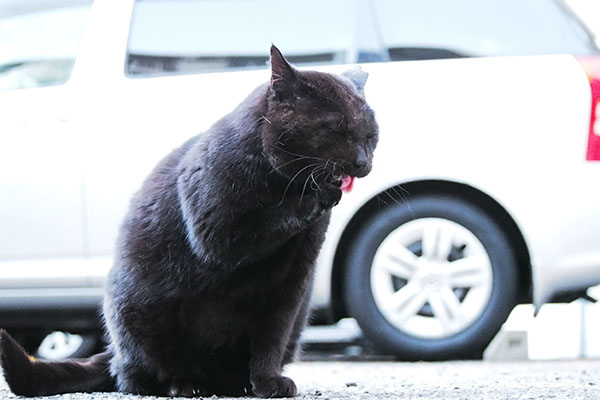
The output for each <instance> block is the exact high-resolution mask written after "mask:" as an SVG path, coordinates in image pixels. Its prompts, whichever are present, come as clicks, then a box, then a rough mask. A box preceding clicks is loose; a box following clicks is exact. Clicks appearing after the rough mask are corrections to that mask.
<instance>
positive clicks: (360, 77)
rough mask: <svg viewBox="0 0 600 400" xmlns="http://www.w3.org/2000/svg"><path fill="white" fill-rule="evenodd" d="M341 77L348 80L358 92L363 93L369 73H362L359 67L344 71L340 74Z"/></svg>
mask: <svg viewBox="0 0 600 400" xmlns="http://www.w3.org/2000/svg"><path fill="white" fill-rule="evenodd" d="M342 76H344V77H346V78H348V79H350V81H351V82H352V83H353V84H354V86H355V87H356V89H357V90H358V91H359V92H361V93H364V92H365V84H366V83H367V78H368V77H369V73H368V72H365V71H363V70H362V68H361V67H354V68H352V69H349V70H347V71H344V72H342Z"/></svg>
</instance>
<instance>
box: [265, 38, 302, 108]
mask: <svg viewBox="0 0 600 400" xmlns="http://www.w3.org/2000/svg"><path fill="white" fill-rule="evenodd" d="M295 82H296V70H295V69H294V67H292V66H291V65H290V63H289V62H288V61H287V60H286V59H285V57H283V54H281V52H280V51H279V49H278V48H277V47H275V45H271V83H270V86H271V89H273V91H275V92H276V93H278V94H280V95H282V97H286V96H285V95H286V92H289V91H291V89H292V88H293V85H294V83H295Z"/></svg>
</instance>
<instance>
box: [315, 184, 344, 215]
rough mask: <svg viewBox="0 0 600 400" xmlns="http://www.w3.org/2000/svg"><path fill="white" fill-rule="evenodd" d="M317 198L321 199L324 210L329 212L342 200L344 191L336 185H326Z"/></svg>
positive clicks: (320, 202) (320, 203)
mask: <svg viewBox="0 0 600 400" xmlns="http://www.w3.org/2000/svg"><path fill="white" fill-rule="evenodd" d="M317 197H318V199H319V205H320V206H321V208H322V209H323V210H329V209H331V208H333V207H335V206H336V205H338V203H339V202H340V200H341V198H342V190H341V189H340V186H339V185H335V184H325V185H323V187H322V188H321V189H320V190H319V191H318V192H317Z"/></svg>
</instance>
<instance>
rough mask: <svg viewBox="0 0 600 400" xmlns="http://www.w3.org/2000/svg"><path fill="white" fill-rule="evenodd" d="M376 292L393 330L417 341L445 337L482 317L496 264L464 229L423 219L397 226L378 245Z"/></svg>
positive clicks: (373, 269) (440, 220) (374, 274)
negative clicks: (394, 328) (418, 339)
mask: <svg viewBox="0 0 600 400" xmlns="http://www.w3.org/2000/svg"><path fill="white" fill-rule="evenodd" d="M415 246H418V247H419V251H415ZM371 290H372V293H373V298H374V300H375V304H376V305H377V307H378V309H379V311H380V312H381V314H382V315H383V316H384V317H385V318H386V319H387V320H388V322H390V323H391V324H392V325H393V326H394V327H396V328H398V329H399V330H401V331H402V332H405V333H407V334H409V335H411V336H415V337H418V338H423V339H442V338H445V337H449V336H452V335H455V334H457V333H459V332H461V331H463V330H465V329H466V328H467V327H469V326H470V325H471V324H473V322H475V321H476V320H477V318H479V316H481V314H482V312H483V310H484V309H485V307H486V306H487V304H488V302H489V299H490V296H491V293H492V265H491V262H490V259H489V256H488V254H487V252H486V250H485V248H484V247H483V245H482V244H481V242H480V241H479V239H477V237H475V235H474V234H473V233H472V232H471V231H469V230H468V229H467V228H465V227H464V226H462V225H459V224H457V223H455V222H453V221H450V220H447V219H443V218H419V219H416V220H413V221H410V222H408V223H406V224H403V225H401V226H400V227H398V228H396V229H395V230H394V231H392V232H391V233H390V234H389V235H388V236H387V237H386V238H385V239H384V240H383V242H382V243H381V244H380V245H379V247H378V249H377V252H376V253H375V257H374V259H373V264H372V266H371Z"/></svg>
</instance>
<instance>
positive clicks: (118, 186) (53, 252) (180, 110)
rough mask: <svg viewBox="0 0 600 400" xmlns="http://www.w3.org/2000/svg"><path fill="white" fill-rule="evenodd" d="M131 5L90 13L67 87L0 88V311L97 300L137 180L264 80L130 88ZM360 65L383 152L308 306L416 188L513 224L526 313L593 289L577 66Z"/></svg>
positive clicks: (534, 59)
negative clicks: (371, 218) (344, 245)
mask: <svg viewBox="0 0 600 400" xmlns="http://www.w3.org/2000/svg"><path fill="white" fill-rule="evenodd" d="M133 5H134V1H133V0H121V1H119V2H111V1H103V0H97V1H95V2H94V4H93V5H92V11H91V12H90V13H89V16H88V20H87V23H86V24H85V28H84V33H83V36H82V40H81V43H80V44H79V48H78V51H77V57H76V59H75V64H74V67H73V70H72V73H71V76H70V78H69V80H68V81H67V82H66V83H64V84H62V85H58V86H50V87H42V88H30V89H19V90H7V91H0V110H2V111H1V112H2V117H1V118H0V132H1V133H0V134H1V135H2V145H1V146H0V193H1V195H0V219H1V220H2V222H1V224H2V226H1V228H0V271H1V275H0V303H1V304H5V305H9V308H12V309H15V310H18V309H20V308H26V307H27V304H33V303H35V302H36V300H35V299H38V300H40V302H41V300H43V301H45V302H46V304H48V307H51V306H56V305H60V304H67V303H69V302H71V300H70V299H73V298H77V301H80V302H83V303H86V304H96V303H97V302H98V301H99V299H100V298H101V296H102V292H103V289H102V285H103V282H104V277H105V275H106V273H107V271H108V270H109V268H110V267H111V262H112V255H113V249H114V245H115V242H116V238H117V232H118V227H119V224H120V222H121V220H122V218H123V216H124V215H125V212H126V210H127V207H128V202H129V198H130V197H131V195H132V194H133V193H134V192H135V191H136V190H137V189H138V188H139V186H140V184H141V182H142V180H143V179H144V177H145V176H146V175H147V174H148V173H149V171H150V170H151V169H152V167H153V166H154V165H155V164H156V163H157V162H158V161H159V160H160V159H161V158H162V157H163V156H165V155H166V154H167V153H168V152H169V151H170V150H171V149H172V148H174V147H176V146H178V145H180V144H181V143H183V142H184V141H185V140H186V139H188V138H189V137H191V136H193V135H195V134H197V133H199V132H202V131H205V130H206V129H207V128H208V127H209V126H210V125H211V124H212V123H214V122H215V121H216V120H217V119H218V118H220V117H221V116H223V115H225V114H226V113H228V112H230V111H231V110H232V109H233V108H234V107H235V106H236V105H237V104H238V103H239V102H240V101H241V100H242V99H243V98H244V97H245V96H246V95H247V94H249V93H250V92H251V91H252V89H253V88H255V87H256V86H258V85H259V84H261V83H262V82H264V81H266V80H267V79H268V72H267V71H266V70H258V71H245V72H236V73H228V72H224V73H207V74H191V75H173V76H161V77H151V78H143V77H142V78H132V77H128V76H127V75H126V74H125V73H124V63H125V55H126V52H127V46H128V37H129V31H130V22H131V12H132V9H133ZM107 21H110V28H109V29H108V28H107V26H106V24H107ZM268 45H269V43H264V52H265V53H266V51H267V49H268ZM282 50H283V51H284V52H285V50H286V49H285V48H282ZM347 68H348V66H347V65H341V66H330V67H319V68H318V69H320V70H324V71H331V72H341V71H343V70H345V69H347ZM362 68H363V69H364V70H365V71H367V72H368V73H369V80H368V83H367V85H366V97H367V99H368V102H369V103H370V105H371V106H372V107H373V109H374V110H375V112H376V114H377V120H378V123H379V126H380V142H379V145H378V148H377V150H376V153H375V161H374V167H373V171H372V173H371V174H370V175H369V176H368V177H366V178H364V179H361V180H359V181H357V183H356V185H355V188H354V190H353V192H352V193H350V194H345V195H344V197H343V199H342V201H341V203H340V204H339V206H337V207H336V208H335V209H334V213H333V218H332V222H331V225H330V228H329V231H328V234H327V240H326V243H325V245H324V246H323V249H322V252H321V255H320V257H319V261H318V269H317V279H316V287H315V290H314V293H313V306H314V307H315V308H317V307H329V306H330V305H331V304H332V302H333V301H334V299H333V298H332V289H331V288H332V281H333V280H334V279H335V277H334V276H333V268H332V266H333V264H334V259H335V256H336V252H337V251H339V247H338V243H339V242H340V239H341V237H342V235H343V234H344V232H345V230H346V228H347V226H348V223H349V222H350V220H351V219H352V218H353V217H354V216H355V214H356V213H357V211H358V210H360V209H361V207H363V206H364V205H365V204H366V203H368V202H369V201H370V200H372V199H373V198H376V197H377V196H378V195H379V194H381V193H383V192H385V191H386V190H388V189H390V188H393V187H396V186H398V185H407V184H410V183H411V182H419V181H429V180H431V181H447V182H454V183H457V184H460V185H466V186H469V187H471V188H474V189H475V190H477V191H480V192H481V193H484V194H485V195H487V196H489V197H490V198H492V199H493V200H494V202H495V203H497V204H498V205H499V206H500V207H501V208H502V209H503V210H504V211H505V212H506V214H507V215H509V216H510V218H511V219H512V220H513V221H514V224H515V225H516V226H517V227H518V229H519V231H520V233H521V234H522V237H523V239H524V243H525V245H526V248H527V251H528V253H529V259H530V263H531V266H530V267H531V278H532V282H531V285H532V288H533V298H532V300H533V302H534V303H535V304H536V306H538V307H539V306H541V305H542V304H543V303H544V302H547V301H549V300H550V299H551V298H552V296H554V295H555V294H557V293H560V292H566V291H578V290H583V289H585V288H587V287H590V286H593V285H595V284H598V283H600V185H598V182H600V162H594V161H586V150H587V146H588V132H589V123H590V104H591V95H590V83H589V81H588V77H587V76H586V74H585V72H584V70H583V68H582V66H581V64H580V63H579V62H578V61H577V59H576V58H575V57H573V56H571V55H548V56H521V57H497V58H478V59H453V60H437V61H415V62H387V63H369V64H364V65H362ZM218 93H220V94H223V93H225V94H226V95H215V94H218ZM32 298H33V299H34V300H32Z"/></svg>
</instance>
